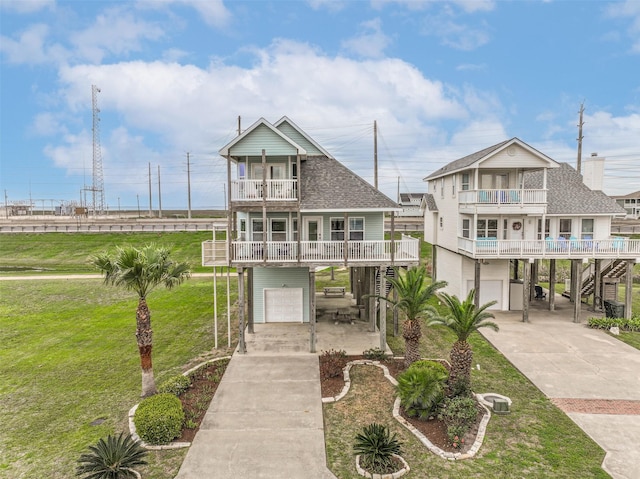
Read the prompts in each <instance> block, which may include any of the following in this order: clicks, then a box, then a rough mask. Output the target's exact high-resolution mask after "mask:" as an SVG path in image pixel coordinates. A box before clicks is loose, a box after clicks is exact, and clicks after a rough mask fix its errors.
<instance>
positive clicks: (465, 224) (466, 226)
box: [462, 218, 471, 238]
mask: <svg viewBox="0 0 640 479" xmlns="http://www.w3.org/2000/svg"><path fill="white" fill-rule="evenodd" d="M470 230H471V220H470V219H468V218H465V219H463V220H462V237H463V238H469V236H470Z"/></svg>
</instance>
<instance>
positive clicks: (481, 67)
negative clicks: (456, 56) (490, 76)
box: [456, 63, 487, 72]
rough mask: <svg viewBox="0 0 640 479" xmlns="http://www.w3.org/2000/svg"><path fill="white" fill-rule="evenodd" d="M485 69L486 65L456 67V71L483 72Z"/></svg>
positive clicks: (472, 64)
mask: <svg viewBox="0 0 640 479" xmlns="http://www.w3.org/2000/svg"><path fill="white" fill-rule="evenodd" d="M486 69H487V65H486V63H463V64H461V65H458V66H457V67H456V71H459V72H465V71H484V70H486Z"/></svg>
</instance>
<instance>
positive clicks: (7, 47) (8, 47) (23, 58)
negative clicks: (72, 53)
mask: <svg viewBox="0 0 640 479" xmlns="http://www.w3.org/2000/svg"><path fill="white" fill-rule="evenodd" d="M48 35H49V27H48V26H47V25H44V24H35V25H31V26H30V27H29V28H27V29H26V30H24V31H23V32H21V33H20V35H19V37H18V39H17V40H13V39H11V38H9V37H6V36H4V35H2V36H0V52H2V53H4V54H5V55H6V56H7V59H8V61H9V62H10V63H26V64H30V65H37V64H40V63H47V62H50V61H52V60H53V58H52V57H51V56H50V55H49V54H48V52H47V46H46V40H47V37H48Z"/></svg>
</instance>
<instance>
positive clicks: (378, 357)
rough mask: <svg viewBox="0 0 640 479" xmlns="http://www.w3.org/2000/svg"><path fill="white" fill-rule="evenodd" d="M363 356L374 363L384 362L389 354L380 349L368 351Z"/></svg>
mask: <svg viewBox="0 0 640 479" xmlns="http://www.w3.org/2000/svg"><path fill="white" fill-rule="evenodd" d="M362 355H363V356H364V357H365V359H370V360H372V361H384V360H385V359H387V353H386V352H384V351H383V350H382V349H380V348H371V349H367V350H366V351H364V352H363V353H362Z"/></svg>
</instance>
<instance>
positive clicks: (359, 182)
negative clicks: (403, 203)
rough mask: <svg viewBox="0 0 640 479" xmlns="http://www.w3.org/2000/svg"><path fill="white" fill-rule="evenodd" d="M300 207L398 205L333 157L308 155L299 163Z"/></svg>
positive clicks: (342, 207)
mask: <svg viewBox="0 0 640 479" xmlns="http://www.w3.org/2000/svg"><path fill="white" fill-rule="evenodd" d="M300 169H301V172H300V175H299V176H300V181H301V185H300V187H301V188H302V192H301V193H302V195H301V198H300V208H301V209H302V210H320V209H328V210H350V209H377V210H393V209H399V208H400V206H399V205H398V204H397V203H396V202H395V201H393V200H391V199H390V198H389V197H388V196H386V195H384V194H383V193H381V192H380V191H378V190H376V189H375V188H374V187H373V186H371V185H370V184H369V183H367V182H366V181H365V180H363V179H362V178H360V177H359V176H358V175H356V174H355V173H353V172H352V171H351V170H349V169H348V168H347V167H346V166H344V165H343V164H342V163H340V162H339V161H337V160H334V159H333V158H327V157H325V156H309V157H307V159H306V160H305V161H303V162H301V164H300Z"/></svg>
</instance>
